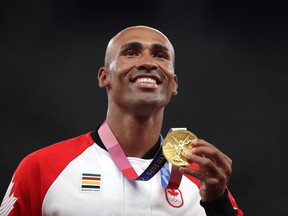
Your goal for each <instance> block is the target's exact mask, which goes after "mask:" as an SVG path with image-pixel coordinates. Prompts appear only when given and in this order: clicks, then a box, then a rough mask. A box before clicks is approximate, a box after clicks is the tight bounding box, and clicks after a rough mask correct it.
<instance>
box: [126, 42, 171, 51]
mask: <svg viewBox="0 0 288 216" xmlns="http://www.w3.org/2000/svg"><path fill="white" fill-rule="evenodd" d="M128 47H131V48H140V47H143V45H142V44H141V43H140V42H136V41H132V42H129V43H126V44H124V45H123V46H121V49H125V48H128ZM152 48H153V49H157V50H163V51H166V52H168V48H167V47H166V46H163V45H162V44H158V43H155V44H152Z"/></svg>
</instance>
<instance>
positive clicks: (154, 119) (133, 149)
mask: <svg viewBox="0 0 288 216" xmlns="http://www.w3.org/2000/svg"><path fill="white" fill-rule="evenodd" d="M162 121H163V113H160V114H158V115H156V116H150V117H136V116H132V115H130V114H129V115H123V114H122V115H117V116H113V115H109V114H108V115H107V122H108V125H109V127H110V128H111V130H112V132H113V134H114V135H115V137H116V139H117V140H118V142H119V144H120V145H121V147H122V149H123V151H124V152H125V154H126V155H127V156H129V157H139V158H141V157H143V155H144V154H145V153H146V152H148V151H149V150H150V149H151V148H152V147H153V146H154V145H155V144H156V143H157V141H158V139H159V135H160V132H161V127H162Z"/></svg>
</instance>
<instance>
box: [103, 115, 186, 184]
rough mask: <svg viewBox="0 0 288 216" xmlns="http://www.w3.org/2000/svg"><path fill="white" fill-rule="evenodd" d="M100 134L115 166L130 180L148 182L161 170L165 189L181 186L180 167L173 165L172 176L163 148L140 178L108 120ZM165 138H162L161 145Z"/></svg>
mask: <svg viewBox="0 0 288 216" xmlns="http://www.w3.org/2000/svg"><path fill="white" fill-rule="evenodd" d="M98 134H99V136H100V138H101V140H102V142H103V144H104V146H105V147H106V149H107V150H108V152H109V153H110V155H111V157H112V159H113V160H114V162H115V164H116V165H117V166H118V167H119V169H120V170H121V171H122V173H123V174H124V175H125V176H126V177H127V178H128V179H130V180H141V181H148V180H149V179H151V178H152V177H153V176H154V175H155V174H156V173H157V172H158V171H159V170H160V169H161V171H160V173H161V184H162V187H163V188H164V189H165V188H173V189H176V188H178V187H179V184H180V182H181V179H182V173H181V172H180V171H179V168H178V167H175V166H174V165H172V169H171V171H172V174H170V169H169V163H168V162H167V160H166V158H165V157H164V155H163V152H162V148H159V150H158V152H157V153H156V156H155V157H154V159H153V160H152V162H151V164H150V165H149V166H148V167H147V168H146V169H145V170H144V171H143V173H142V174H141V175H140V176H138V174H137V173H136V171H135V170H134V168H133V167H132V165H131V163H130V162H129V160H128V159H127V157H126V155H125V153H124V151H123V149H122V148H121V146H120V144H119V143H118V141H117V139H116V137H115V136H114V134H113V133H112V131H111V129H110V127H109V125H108V123H107V120H105V121H104V122H103V124H102V125H101V126H100V127H99V129H98ZM162 141H163V138H162V136H161V144H162Z"/></svg>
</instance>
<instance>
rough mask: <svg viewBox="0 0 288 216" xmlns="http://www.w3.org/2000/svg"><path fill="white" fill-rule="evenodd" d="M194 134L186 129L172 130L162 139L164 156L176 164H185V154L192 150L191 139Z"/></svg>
mask: <svg viewBox="0 0 288 216" xmlns="http://www.w3.org/2000/svg"><path fill="white" fill-rule="evenodd" d="M193 139H197V137H196V135H195V134H193V133H192V132H190V131H188V130H174V131H171V132H169V133H168V134H167V136H166V137H165V139H164V140H163V144H162V150H163V154H164V156H165V158H166V159H167V160H168V161H169V162H170V163H172V164H174V165H176V166H187V165H188V164H189V163H188V161H187V160H186V155H187V153H188V152H190V151H191V150H192V140H193Z"/></svg>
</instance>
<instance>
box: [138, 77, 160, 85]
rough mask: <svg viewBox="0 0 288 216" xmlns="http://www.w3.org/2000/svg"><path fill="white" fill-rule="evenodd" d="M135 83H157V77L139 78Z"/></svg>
mask: <svg viewBox="0 0 288 216" xmlns="http://www.w3.org/2000/svg"><path fill="white" fill-rule="evenodd" d="M135 83H150V84H157V82H156V80H155V79H152V78H146V77H145V78H138V79H137V80H136V81H135Z"/></svg>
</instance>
